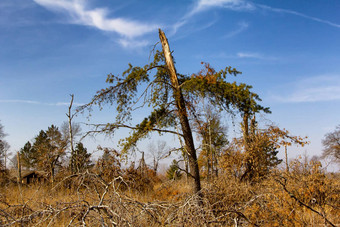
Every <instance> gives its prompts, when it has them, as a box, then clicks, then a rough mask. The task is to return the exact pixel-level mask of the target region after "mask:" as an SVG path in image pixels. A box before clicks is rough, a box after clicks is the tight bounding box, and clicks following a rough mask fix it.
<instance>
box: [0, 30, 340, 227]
mask: <svg viewBox="0 0 340 227" xmlns="http://www.w3.org/2000/svg"><path fill="white" fill-rule="evenodd" d="M159 36H160V41H161V45H162V50H161V51H159V50H156V51H154V59H153V61H152V62H151V63H149V64H147V65H145V66H143V67H135V66H132V65H129V67H128V69H127V70H126V71H125V72H123V74H122V75H120V76H117V75H113V74H109V75H108V78H107V83H108V84H109V86H108V87H107V88H104V89H102V90H100V91H98V92H97V93H96V94H95V96H94V97H93V99H92V100H91V101H90V102H89V103H88V104H86V105H83V106H81V107H79V108H77V109H75V110H73V109H72V103H73V98H74V96H73V95H72V96H71V102H70V106H69V109H68V113H67V114H66V115H67V117H68V122H65V123H64V124H63V125H62V126H61V127H60V129H59V128H58V127H56V126H55V125H51V126H50V127H48V128H47V129H46V130H41V131H40V132H39V133H38V135H37V136H36V137H35V138H34V139H33V140H32V141H28V142H27V143H26V144H25V146H24V147H23V148H22V149H20V151H19V152H18V154H17V155H16V157H15V158H14V159H13V160H12V162H13V163H14V165H12V166H13V168H12V169H10V168H9V167H8V166H7V165H6V161H5V162H3V159H2V162H1V179H0V180H1V189H0V225H1V226H10V225H22V226H35V225H36V226H57V225H58V226H79V225H82V226H178V225H181V226H308V225H311V226H317V225H325V226H328V225H329V226H336V225H338V224H339V223H340V218H339V213H340V181H339V180H340V176H339V173H328V172H326V170H325V168H323V167H322V165H321V162H320V160H321V158H330V159H332V160H333V161H334V163H339V153H340V148H339V144H340V128H339V127H340V126H338V127H337V128H336V130H335V131H334V132H330V133H328V134H327V135H325V139H324V140H323V145H324V151H323V155H322V157H320V160H319V159H316V158H313V159H309V158H308V157H307V156H306V157H298V158H296V159H293V160H290V161H289V160H288V158H287V150H288V148H289V147H292V146H293V145H295V146H304V145H306V144H307V143H308V141H307V138H304V137H300V136H294V135H291V134H290V133H289V131H288V130H286V129H280V128H279V127H277V126H275V125H266V126H260V124H259V122H257V119H256V116H258V115H260V114H269V113H270V110H269V108H268V107H263V106H261V105H260V104H259V102H261V99H260V97H259V96H258V95H257V94H256V93H254V92H253V91H252V87H251V86H250V85H247V84H244V83H236V82H229V81H230V80H231V78H232V77H233V76H237V75H239V74H241V72H239V71H238V70H236V69H235V68H232V67H226V68H225V69H223V70H220V71H216V70H215V69H214V68H213V67H211V66H210V64H208V63H202V65H203V69H202V70H201V71H199V72H198V73H194V74H191V75H182V74H179V73H177V71H176V68H175V62H174V60H173V57H172V52H171V50H170V47H169V43H168V41H167V39H166V37H165V34H164V33H163V31H161V30H159ZM104 105H109V106H114V107H115V108H116V112H117V116H116V119H114V120H113V121H112V122H108V123H102V124H93V125H90V126H91V127H92V129H91V130H89V131H87V132H85V133H81V129H80V125H79V124H77V123H74V117H76V116H77V115H78V114H81V113H82V114H86V113H90V114H91V111H92V109H93V108H95V107H97V106H99V108H100V109H102V108H103V106H104ZM146 107H148V108H146ZM140 108H144V109H145V110H146V111H145V113H146V112H147V110H148V109H151V111H150V113H149V114H146V116H145V118H144V119H143V120H142V121H141V122H140V123H138V124H135V125H132V124H131V122H132V121H131V120H132V118H133V117H134V112H135V111H136V110H137V109H140ZM225 115H232V116H235V117H236V116H239V119H241V121H240V122H239V123H238V125H239V129H240V131H241V132H242V133H241V134H240V136H239V137H237V138H232V139H230V138H228V137H227V133H226V131H227V129H226V126H225V125H224V124H223V121H222V119H223V116H225ZM0 126H1V128H0V142H1V143H0V148H1V154H2V156H4V157H6V155H5V151H6V150H8V147H9V145H8V143H6V142H5V139H4V138H5V133H4V130H3V127H2V125H0ZM121 128H127V129H129V130H130V134H129V136H128V137H126V138H124V139H123V140H121V141H120V147H119V149H118V150H116V149H113V148H105V147H98V149H99V150H100V151H102V156H101V157H99V158H98V159H97V160H95V161H93V159H91V153H90V152H88V151H87V149H86V147H85V146H84V144H83V143H82V142H81V140H80V139H79V138H80V137H81V136H89V135H94V136H95V135H98V134H108V135H110V136H114V135H115V133H116V132H117V131H118V130H119V129H121ZM154 133H158V134H160V135H163V134H168V133H170V134H173V135H175V136H176V137H178V141H179V143H178V144H179V145H180V146H179V147H178V148H168V147H167V146H166V144H165V143H164V142H158V143H157V144H156V145H155V146H153V147H149V151H147V152H148V154H149V155H151V156H152V162H151V163H146V160H145V158H144V153H142V157H141V159H140V160H139V161H138V163H134V162H130V164H129V166H128V167H123V166H124V165H123V163H126V162H127V160H129V155H130V154H131V152H134V151H136V150H138V142H139V141H141V140H143V139H145V138H147V137H150V136H152V135H154ZM195 139H196V141H199V142H198V143H197V142H196V143H195V142H194V141H195ZM280 149H282V150H284V151H285V154H286V158H285V160H284V161H283V160H281V159H279V158H278V156H277V154H278V152H279V150H280ZM175 152H176V153H177V154H178V155H179V158H178V159H176V160H173V162H172V163H171V164H170V166H169V167H168V169H167V171H166V173H165V174H162V173H159V170H158V167H159V162H160V161H161V160H162V159H164V158H166V157H168V156H169V155H170V154H171V153H175Z"/></svg>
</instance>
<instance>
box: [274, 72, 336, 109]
mask: <svg viewBox="0 0 340 227" xmlns="http://www.w3.org/2000/svg"><path fill="white" fill-rule="evenodd" d="M294 84H296V85H295V86H293V90H291V91H290V92H289V94H286V95H282V96H279V97H275V99H276V100H278V101H281V102H290V103H301V102H322V101H339V100H340V75H339V76H327V75H326V76H317V77H309V78H306V79H302V80H300V81H297V82H295V83H294ZM287 87H291V86H287Z"/></svg>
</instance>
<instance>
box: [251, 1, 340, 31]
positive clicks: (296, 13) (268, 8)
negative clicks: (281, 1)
mask: <svg viewBox="0 0 340 227" xmlns="http://www.w3.org/2000/svg"><path fill="white" fill-rule="evenodd" d="M256 6H257V7H259V8H262V9H264V10H268V11H272V12H276V13H286V14H292V15H295V16H299V17H303V18H306V19H309V20H312V21H316V22H320V23H323V24H327V25H330V26H332V27H336V28H340V24H336V23H333V22H330V21H328V20H323V19H320V18H318V17H312V16H308V15H306V14H303V13H299V12H296V11H293V10H289V9H281V8H273V7H270V6H267V5H261V4H256Z"/></svg>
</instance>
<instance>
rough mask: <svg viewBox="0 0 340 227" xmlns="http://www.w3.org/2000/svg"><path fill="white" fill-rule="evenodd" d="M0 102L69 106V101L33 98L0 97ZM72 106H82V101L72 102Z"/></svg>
mask: <svg viewBox="0 0 340 227" xmlns="http://www.w3.org/2000/svg"><path fill="white" fill-rule="evenodd" d="M0 103H18V104H33V105H45V106H69V105H70V103H69V102H56V103H45V102H40V101H35V100H24V99H0ZM73 105H74V106H82V105H84V104H83V103H73Z"/></svg>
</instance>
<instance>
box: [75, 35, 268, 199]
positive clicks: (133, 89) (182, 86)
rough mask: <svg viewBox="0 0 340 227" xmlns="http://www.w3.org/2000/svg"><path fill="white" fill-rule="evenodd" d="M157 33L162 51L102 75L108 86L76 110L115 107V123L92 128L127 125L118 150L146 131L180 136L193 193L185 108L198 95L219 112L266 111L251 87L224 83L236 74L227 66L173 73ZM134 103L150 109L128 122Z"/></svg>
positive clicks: (193, 160)
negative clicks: (127, 132) (119, 72)
mask: <svg viewBox="0 0 340 227" xmlns="http://www.w3.org/2000/svg"><path fill="white" fill-rule="evenodd" d="M159 36H160V40H161V43H162V47H163V48H162V49H163V51H156V53H155V55H154V61H153V62H151V63H150V64H148V65H145V66H144V67H133V66H132V65H131V64H130V65H129V68H128V69H127V70H126V71H125V72H123V74H122V76H115V75H112V74H110V75H108V78H107V82H108V83H109V84H110V86H109V87H107V88H105V89H102V90H100V91H98V92H97V94H96V95H95V96H94V97H93V99H92V101H91V102H90V103H88V104H87V105H84V106H82V107H81V110H84V109H89V110H91V109H92V107H93V106H94V105H98V106H100V107H102V106H103V105H105V104H111V105H115V106H116V108H117V113H118V114H117V116H116V121H115V122H113V123H105V124H98V125H96V127H95V130H93V132H96V133H108V134H113V133H114V132H115V131H116V130H117V129H118V128H121V127H125V128H129V129H131V130H132V132H131V134H130V136H129V137H127V138H125V139H124V140H123V141H122V148H123V151H124V152H127V151H129V150H130V149H133V148H134V147H135V146H136V145H137V142H138V141H139V140H141V139H143V138H145V137H147V136H148V135H149V134H150V133H151V132H159V133H172V134H175V135H180V136H181V137H182V139H183V141H184V145H185V151H186V152H187V154H188V155H187V157H188V163H189V167H190V176H191V177H192V178H193V183H194V185H193V186H194V187H193V193H199V192H200V190H201V183H200V175H199V169H198V163H197V154H196V148H195V145H194V140H193V134H192V130H191V126H190V123H189V121H190V119H191V118H190V117H192V115H193V114H194V113H195V111H194V109H193V108H191V106H192V104H193V103H194V102H196V101H197V98H198V97H202V96H203V97H206V98H207V99H208V100H209V102H210V103H211V104H212V105H214V106H216V107H218V108H219V110H226V111H229V112H230V111H232V110H236V111H242V110H243V109H244V108H247V109H249V110H251V112H254V113H255V112H260V111H264V112H268V109H267V108H264V107H262V106H260V105H258V104H257V101H261V99H260V98H259V96H258V95H257V94H255V93H253V92H251V91H250V89H251V86H249V85H246V84H237V83H236V82H233V83H230V82H227V81H226V77H227V75H234V76H236V75H237V74H240V72H239V71H237V70H236V69H234V68H232V67H227V68H225V69H224V70H221V71H219V72H216V71H215V70H214V69H213V68H212V67H210V66H209V65H208V64H205V68H204V69H203V70H202V71H200V72H199V73H198V74H193V75H190V76H186V75H181V74H178V73H177V72H176V69H175V67H174V62H173V59H172V55H171V52H170V49H169V44H168V42H167V39H166V37H165V35H164V33H163V31H161V30H160V31H159ZM140 88H142V89H143V91H140V90H139V89H140ZM137 106H138V107H143V106H149V107H152V111H151V113H150V114H149V116H147V117H145V118H144V120H142V122H140V123H139V124H137V125H135V126H133V125H129V120H131V118H132V112H133V110H134V109H136V107H137ZM177 125H180V127H181V132H180V133H178V132H176V130H174V128H175V127H176V126H177Z"/></svg>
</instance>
